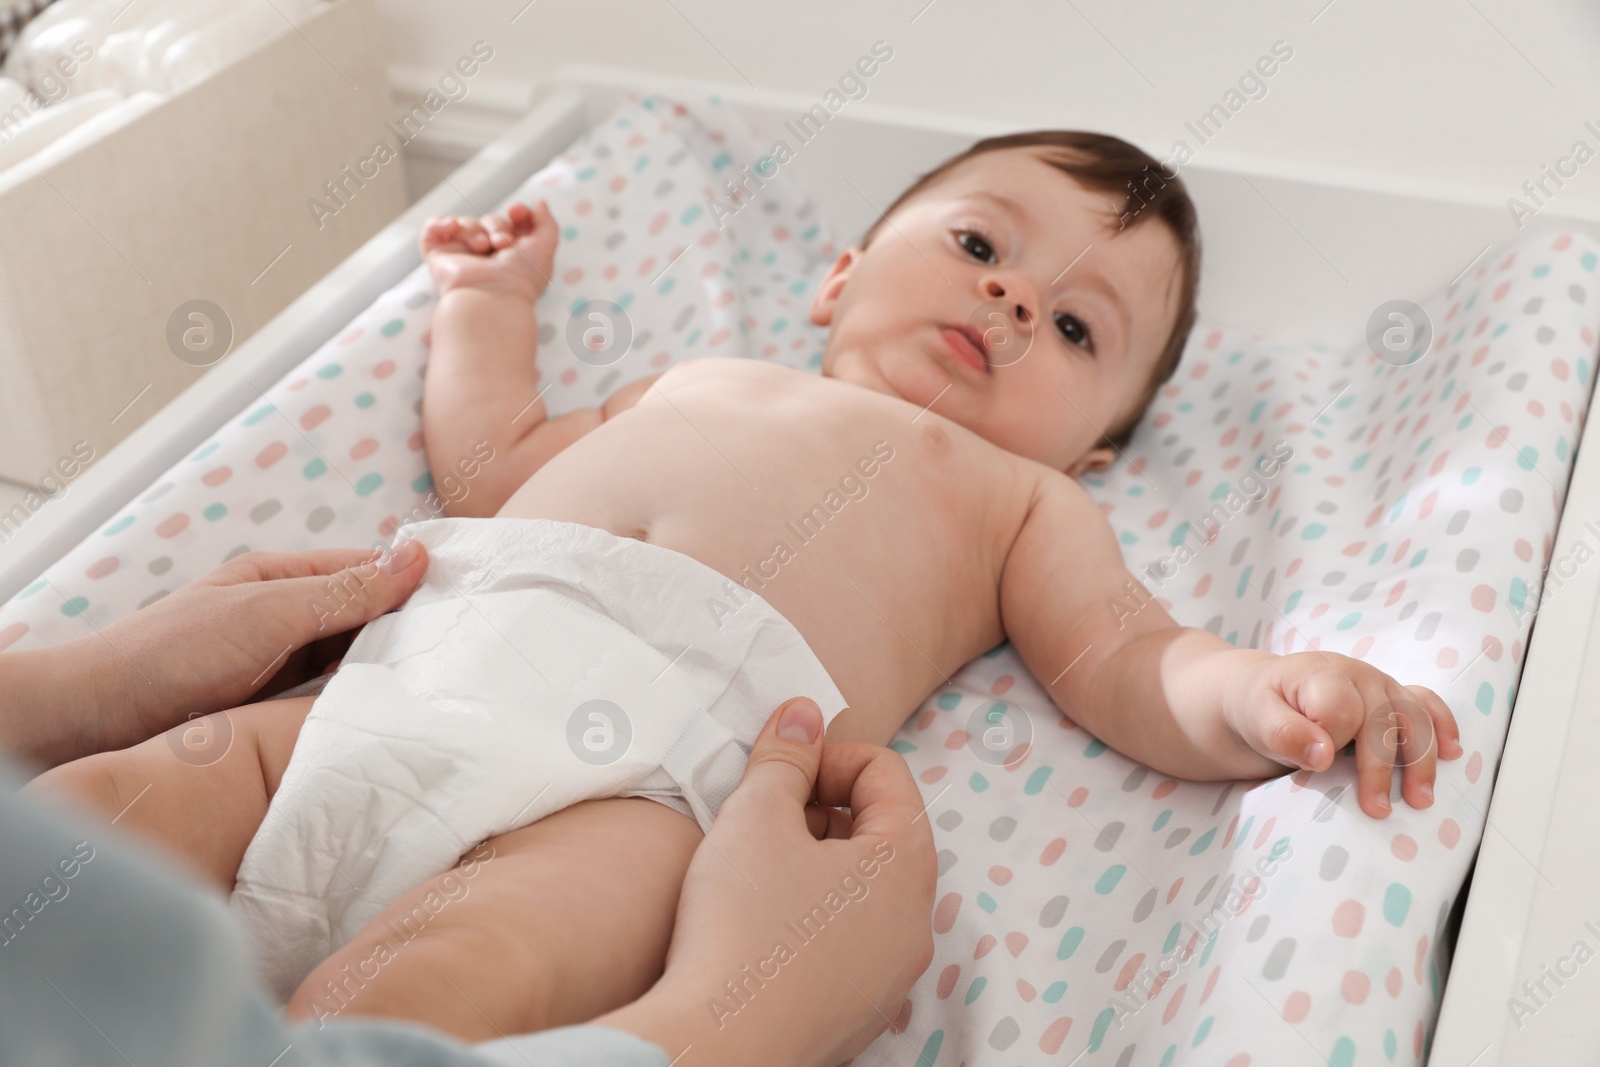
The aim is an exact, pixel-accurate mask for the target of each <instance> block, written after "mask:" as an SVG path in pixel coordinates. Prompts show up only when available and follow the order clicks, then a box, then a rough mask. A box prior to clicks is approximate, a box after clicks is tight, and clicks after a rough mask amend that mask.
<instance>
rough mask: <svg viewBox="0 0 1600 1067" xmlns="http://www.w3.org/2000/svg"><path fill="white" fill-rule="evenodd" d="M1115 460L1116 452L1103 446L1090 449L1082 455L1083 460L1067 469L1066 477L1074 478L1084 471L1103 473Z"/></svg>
mask: <svg viewBox="0 0 1600 1067" xmlns="http://www.w3.org/2000/svg"><path fill="white" fill-rule="evenodd" d="M1116 458H1117V454H1116V452H1114V451H1112V450H1111V449H1109V448H1106V447H1104V446H1103V445H1102V446H1100V447H1098V448H1091V449H1089V451H1087V452H1085V453H1084V454H1083V458H1081V459H1079V460H1078V461H1077V462H1076V463H1074V464H1072V465H1071V466H1070V467H1068V468H1067V476H1068V477H1069V478H1076V477H1077V476H1078V475H1080V474H1082V473H1083V472H1084V471H1103V470H1105V469H1106V468H1107V467H1109V466H1111V462H1112V460H1114V459H1116Z"/></svg>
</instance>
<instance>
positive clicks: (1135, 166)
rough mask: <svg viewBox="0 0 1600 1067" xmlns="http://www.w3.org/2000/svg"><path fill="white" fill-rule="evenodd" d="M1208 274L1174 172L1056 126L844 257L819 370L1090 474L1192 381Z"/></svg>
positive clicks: (989, 161) (962, 172)
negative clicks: (1178, 378) (1185, 368)
mask: <svg viewBox="0 0 1600 1067" xmlns="http://www.w3.org/2000/svg"><path fill="white" fill-rule="evenodd" d="M1199 275H1200V235H1199V230H1198V227H1197V224H1196V221H1195V209H1194V203H1193V201H1191V200H1190V199H1189V194H1188V192H1187V190H1185V188H1184V187H1183V183H1182V182H1181V181H1180V180H1179V179H1178V178H1177V176H1176V175H1173V176H1171V177H1167V176H1166V174H1165V173H1164V172H1163V171H1162V168H1161V164H1160V163H1159V162H1158V161H1157V160H1155V159H1154V158H1152V157H1151V156H1149V155H1147V154H1146V153H1144V152H1142V151H1140V150H1139V149H1138V148H1135V147H1134V146H1133V145H1131V144H1128V143H1127V142H1126V141H1122V140H1119V139H1118V138H1116V137H1110V136H1106V135H1104V134H1098V133H1086V132H1080V131H1066V130H1042V131H1036V132H1032V133H1018V134H1010V135H1007V136H1004V137H992V138H989V139H987V140H984V141H979V142H978V143H977V144H975V145H973V146H972V147H971V148H969V149H968V150H967V151H965V152H963V153H961V154H960V155H958V156H955V157H954V158H952V159H949V160H947V161H945V162H944V163H942V164H940V165H939V166H938V167H936V168H935V169H934V170H932V171H930V172H929V173H927V174H925V175H923V176H922V177H921V178H919V179H918V180H917V181H916V182H915V183H913V184H912V185H911V187H910V188H908V189H907V190H906V191H905V192H903V193H901V194H900V197H899V199H897V200H896V201H895V202H894V203H893V204H892V205H891V206H890V207H889V210H888V211H886V212H885V213H884V215H883V217H882V218H880V219H879V220H878V221H877V222H876V223H874V224H873V226H872V228H871V229H870V230H868V231H867V233H866V236H865V237H863V238H862V240H861V243H860V245H857V246H854V247H851V248H848V249H846V250H845V251H844V253H843V254H841V255H840V257H839V259H838V261H837V262H835V263H834V265H833V268H832V269H831V270H830V271H829V272H828V276H827V278H825V279H824V280H823V283H822V285H821V287H820V288H819V289H818V291H817V293H816V296H815V297H814V298H813V300H812V304H811V321H812V322H814V323H816V324H817V325H819V326H828V327H829V328H830V329H829V334H828V345H827V349H826V351H825V352H824V354H823V360H822V373H824V374H826V375H829V376H831V377H835V378H839V379H842V380H845V381H850V382H854V383H856V384H858V385H863V386H866V387H867V388H869V389H875V390H877V391H879V392H885V393H890V394H892V395H895V396H899V397H902V398H904V399H905V400H907V401H910V402H911V403H913V404H916V405H917V406H918V407H924V406H927V405H933V407H932V410H934V411H936V412H937V413H939V414H940V415H943V416H945V417H946V418H949V419H952V420H953V421H955V422H958V423H960V424H961V425H963V426H965V427H966V428H967V429H969V430H972V431H973V432H974V433H977V434H979V435H981V436H982V437H984V438H985V439H987V440H989V441H991V442H993V443H994V444H996V445H999V446H1000V447H1002V448H1005V449H1007V450H1008V451H1011V452H1015V453H1017V454H1019V455H1023V456H1027V457H1029V458H1031V459H1036V460H1038V461H1039V462H1041V463H1047V464H1049V465H1050V466H1052V467H1054V468H1056V469H1057V470H1063V471H1067V472H1069V473H1073V474H1076V473H1077V472H1079V471H1081V470H1085V469H1093V468H1098V467H1103V466H1105V465H1106V464H1108V463H1110V462H1111V460H1112V459H1113V458H1115V454H1116V453H1115V450H1114V447H1113V446H1115V447H1121V445H1122V444H1123V443H1125V442H1126V440H1127V438H1128V436H1129V434H1131V433H1132V431H1133V427H1134V426H1135V425H1136V424H1137V423H1138V421H1139V417H1140V415H1142V414H1143V412H1144V410H1145V408H1146V407H1147V406H1148V405H1149V403H1150V400H1151V398H1152V397H1154V395H1155V391H1156V389H1157V387H1159V386H1160V384H1161V383H1162V382H1164V381H1166V380H1167V379H1168V378H1170V377H1171V376H1172V373H1173V371H1174V370H1176V369H1177V365H1178V357H1179V356H1180V355H1181V354H1182V352H1183V346H1184V342H1185V341H1186V340H1187V339H1188V336H1189V331H1190V329H1191V328H1192V327H1193V325H1194V319H1195V292H1196V289H1197V287H1198V283H1199ZM962 334H966V335H967V336H966V339H963V338H962V336H961V335H962Z"/></svg>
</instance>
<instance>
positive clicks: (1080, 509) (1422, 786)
mask: <svg viewBox="0 0 1600 1067" xmlns="http://www.w3.org/2000/svg"><path fill="white" fill-rule="evenodd" d="M1000 607H1001V613H1002V617H1003V621H1004V625H1005V629H1006V632H1007V634H1009V635H1010V637H1011V640H1012V642H1013V643H1014V644H1015V645H1016V648H1017V651H1018V652H1019V653H1020V654H1021V655H1022V659H1023V661H1024V662H1025V663H1026V664H1027V665H1028V669H1029V670H1030V671H1032V672H1033V674H1034V676H1035V677H1036V678H1038V679H1039V680H1040V681H1041V682H1043V683H1045V685H1046V688H1047V689H1048V691H1049V693H1050V696H1051V698H1052V699H1053V700H1054V701H1055V702H1056V704H1057V706H1058V707H1060V708H1061V709H1062V710H1064V711H1066V712H1067V713H1068V714H1070V715H1071V716H1072V718H1073V719H1074V720H1075V721H1077V722H1079V723H1081V724H1082V725H1083V726H1085V727H1087V728H1088V729H1089V730H1090V731H1091V732H1092V733H1093V734H1094V735H1095V736H1096V737H1098V738H1100V739H1101V740H1103V741H1105V742H1106V744H1108V745H1110V746H1112V747H1113V748H1116V749H1117V750H1118V751H1121V752H1123V753H1126V754H1127V755H1129V756H1132V757H1133V758H1134V759H1137V760H1140V761H1141V762H1143V763H1145V764H1148V765H1149V766H1151V767H1153V768H1155V769H1156V770H1159V771H1162V772H1164V773H1166V774H1171V775H1173V776H1175V777H1180V778H1189V779H1200V780H1214V779H1229V778H1246V779H1247V778H1264V777H1268V776H1271V775H1275V774H1280V773H1282V772H1283V770H1284V768H1285V767H1291V768H1302V769H1305V770H1319V771H1320V770H1326V769H1327V768H1328V767H1330V766H1331V765H1332V763H1333V758H1334V755H1335V753H1337V752H1338V750H1339V749H1341V748H1343V747H1344V746H1345V745H1346V744H1348V743H1349V742H1350V741H1351V740H1352V739H1355V740H1356V766H1357V771H1358V778H1359V788H1358V790H1357V798H1358V801H1359V803H1360V804H1361V807H1362V808H1363V810H1365V811H1366V812H1367V813H1368V814H1369V815H1372V816H1373V817H1375V818H1383V817H1384V816H1385V815H1387V814H1388V811H1389V790H1390V782H1391V775H1392V773H1393V770H1394V768H1395V766H1396V765H1397V764H1398V765H1400V766H1402V767H1403V768H1404V770H1403V778H1402V793H1403V795H1404V797H1405V799H1406V800H1407V802H1409V803H1410V804H1411V805H1412V806H1413V807H1419V808H1420V807H1427V806H1428V805H1429V804H1430V803H1432V790H1433V779H1434V769H1435V759H1436V756H1443V757H1444V758H1446V759H1453V758H1455V757H1456V756H1459V755H1460V754H1461V745H1460V742H1459V739H1458V733H1457V729H1456V724H1455V719H1454V717H1453V716H1452V715H1451V714H1450V709H1449V708H1448V707H1447V706H1446V705H1445V703H1444V701H1442V700H1441V699H1440V698H1439V697H1438V696H1437V695H1436V694H1434V693H1433V692H1432V691H1431V690H1428V689H1425V688H1423V687H1422V686H1402V685H1400V684H1399V683H1398V682H1396V681H1395V680H1394V679H1392V678H1390V677H1389V676H1388V675H1386V674H1384V673H1383V672H1382V671H1379V670H1377V669H1376V668H1374V667H1371V666H1369V665H1368V664H1365V663H1362V662H1361V661H1359V660H1355V659H1351V658H1349V657H1347V656H1342V655H1339V654H1337V653H1324V652H1317V651H1311V652H1301V653H1296V654H1294V655H1289V656H1277V655H1274V654H1272V653H1270V652H1264V651H1260V650H1256V649H1248V648H1234V647H1233V646H1232V645H1230V644H1228V642H1226V641H1224V640H1222V639H1221V638H1220V637H1217V636H1215V635H1214V634H1211V633H1207V632H1206V631H1204V630H1195V629H1190V628H1186V627H1180V626H1178V624H1177V623H1175V622H1174V621H1173V620H1172V617H1171V616H1169V615H1168V614H1167V613H1166V612H1165V611H1163V610H1162V609H1161V606H1160V605H1159V604H1157V603H1155V601H1154V599H1153V597H1152V596H1151V595H1150V593H1149V592H1148V591H1147V590H1145V589H1144V587H1143V586H1141V585H1140V584H1139V583H1138V582H1137V581H1135V580H1134V578H1133V576H1132V575H1131V574H1129V573H1128V571H1127V568H1126V567H1125V566H1124V565H1123V562H1122V554H1121V552H1120V551H1119V549H1118V546H1117V541H1116V537H1115V535H1114V534H1113V533H1112V531H1111V528H1110V526H1109V525H1108V524H1107V523H1106V521H1105V517H1104V516H1103V515H1102V514H1101V512H1100V510H1099V508H1098V507H1097V506H1096V505H1095V503H1094V502H1093V501H1092V500H1091V499H1090V498H1089V497H1088V495H1087V494H1086V493H1084V492H1083V490H1082V488H1081V487H1079V486H1078V485H1077V484H1076V483H1074V482H1072V481H1071V480H1070V479H1068V478H1065V477H1061V478H1046V479H1045V481H1044V483H1043V484H1041V486H1040V488H1039V490H1038V493H1037V495H1036V497H1035V499H1034V502H1033V506H1032V507H1031V509H1030V511H1029V514H1028V517H1027V519H1026V520H1025V521H1024V523H1023V526H1022V530H1021V532H1020V533H1019V534H1018V535H1017V539H1016V542H1015V544H1014V545H1013V546H1012V549H1011V553H1010V555H1009V556H1008V558H1007V560H1006V564H1005V570H1004V572H1003V574H1002V575H1001V582H1000ZM1391 708H1392V710H1391ZM1408 712H1409V713H1408ZM1421 720H1427V721H1421ZM1435 738H1437V742H1438V743H1437V746H1436V745H1435V744H1434V741H1435Z"/></svg>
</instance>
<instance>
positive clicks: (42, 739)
mask: <svg viewBox="0 0 1600 1067" xmlns="http://www.w3.org/2000/svg"><path fill="white" fill-rule="evenodd" d="M78 644H79V642H76V641H74V642H69V643H68V644H66V645H58V646H55V647H53V648H41V649H29V650H27V651H23V652H11V653H7V654H6V655H3V656H0V749H3V750H4V751H5V752H7V753H8V754H10V755H12V756H14V757H16V758H17V759H20V760H24V761H27V762H29V763H32V764H34V765H36V766H40V767H54V766H55V765H57V764H58V763H65V762H67V761H68V760H74V759H78V758H79V757H80V756H88V755H91V754H93V753H95V752H100V751H103V750H105V749H107V748H121V747H125V746H126V745H130V744H134V743H135V742H136V741H137V740H139V739H138V738H131V737H130V738H128V739H125V740H124V739H119V738H117V737H115V736H112V734H114V732H115V731H111V730H109V729H108V725H109V724H108V721H107V719H106V717H105V716H104V715H103V714H102V712H101V694H102V692H103V690H104V685H105V679H104V678H103V677H102V673H103V672H102V671H101V668H100V665H99V663H98V657H95V656H91V655H87V654H80V655H74V653H75V652H80V651H82V652H87V651H88V650H80V649H78V647H77V646H78Z"/></svg>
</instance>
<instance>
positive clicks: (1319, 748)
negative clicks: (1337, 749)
mask: <svg viewBox="0 0 1600 1067" xmlns="http://www.w3.org/2000/svg"><path fill="white" fill-rule="evenodd" d="M1327 747H1328V746H1327V745H1324V744H1323V743H1322V742H1321V741H1313V742H1311V744H1310V745H1309V746H1307V748H1306V766H1307V767H1315V766H1317V764H1318V763H1319V762H1321V760H1322V752H1323V750H1324V749H1325V748H1327Z"/></svg>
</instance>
